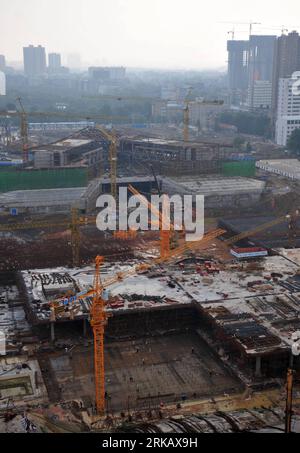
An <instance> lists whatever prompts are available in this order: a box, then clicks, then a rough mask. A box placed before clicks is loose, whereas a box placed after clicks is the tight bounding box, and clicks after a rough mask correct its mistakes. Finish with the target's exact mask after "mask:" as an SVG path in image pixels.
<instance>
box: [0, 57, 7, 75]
mask: <svg viewBox="0 0 300 453" xmlns="http://www.w3.org/2000/svg"><path fill="white" fill-rule="evenodd" d="M5 68H6V61H5V56H4V55H0V71H4V69H5Z"/></svg>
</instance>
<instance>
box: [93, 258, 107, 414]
mask: <svg viewBox="0 0 300 453" xmlns="http://www.w3.org/2000/svg"><path fill="white" fill-rule="evenodd" d="M103 261H104V259H103V257H102V256H97V257H96V259H95V277H94V297H93V303H92V308H91V326H92V328H93V334H94V372H95V394H96V408H97V412H98V414H103V413H104V411H105V366H104V329H105V326H106V324H107V314H106V311H105V301H104V299H103V295H102V293H103V286H102V282H101V277H100V267H101V265H102V263H103Z"/></svg>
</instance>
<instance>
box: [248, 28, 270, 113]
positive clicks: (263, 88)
mask: <svg viewBox="0 0 300 453" xmlns="http://www.w3.org/2000/svg"><path fill="white" fill-rule="evenodd" d="M275 43H276V36H272V35H271V36H270V35H251V36H250V38H249V67H248V106H249V107H250V108H251V109H255V108H260V107H258V106H260V105H261V106H263V108H269V107H270V106H271V100H272V77H273V63H274V52H275ZM255 97H256V98H257V99H255ZM260 102H261V104H260Z"/></svg>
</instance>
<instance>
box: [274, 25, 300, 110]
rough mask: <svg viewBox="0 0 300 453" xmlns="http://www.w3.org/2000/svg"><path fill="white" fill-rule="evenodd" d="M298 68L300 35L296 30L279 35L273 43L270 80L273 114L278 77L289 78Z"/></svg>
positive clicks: (277, 91)
mask: <svg viewBox="0 0 300 453" xmlns="http://www.w3.org/2000/svg"><path fill="white" fill-rule="evenodd" d="M299 70H300V36H299V34H298V33H297V32H296V31H292V32H291V33H289V34H288V35H282V36H280V37H279V38H278V39H277V41H276V44H275V58H274V69H273V81H272V111H273V114H274V115H275V113H276V109H277V104H278V93H279V79H281V78H289V77H291V76H292V74H293V73H294V72H295V71H299Z"/></svg>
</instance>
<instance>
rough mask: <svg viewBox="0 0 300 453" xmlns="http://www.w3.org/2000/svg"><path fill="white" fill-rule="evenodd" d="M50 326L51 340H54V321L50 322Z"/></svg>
mask: <svg viewBox="0 0 300 453" xmlns="http://www.w3.org/2000/svg"><path fill="white" fill-rule="evenodd" d="M50 326H51V341H52V342H54V341H55V325H54V322H51V324H50Z"/></svg>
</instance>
